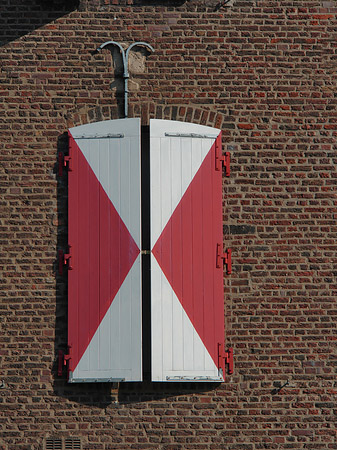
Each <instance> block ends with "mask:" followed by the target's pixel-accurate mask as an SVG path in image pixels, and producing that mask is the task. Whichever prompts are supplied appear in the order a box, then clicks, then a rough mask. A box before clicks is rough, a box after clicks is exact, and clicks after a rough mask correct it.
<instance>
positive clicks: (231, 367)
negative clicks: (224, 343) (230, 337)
mask: <svg viewBox="0 0 337 450" xmlns="http://www.w3.org/2000/svg"><path fill="white" fill-rule="evenodd" d="M233 355H234V352H233V348H232V347H229V349H228V352H225V355H224V360H225V364H227V365H228V374H229V375H232V373H233V372H234V357H233Z"/></svg>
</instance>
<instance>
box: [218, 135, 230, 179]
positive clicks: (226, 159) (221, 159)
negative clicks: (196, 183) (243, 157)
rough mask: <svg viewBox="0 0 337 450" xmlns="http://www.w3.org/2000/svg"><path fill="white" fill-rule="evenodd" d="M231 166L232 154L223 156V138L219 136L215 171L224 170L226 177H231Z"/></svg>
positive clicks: (226, 153)
mask: <svg viewBox="0 0 337 450" xmlns="http://www.w3.org/2000/svg"><path fill="white" fill-rule="evenodd" d="M230 164H231V154H230V153H229V152H225V153H224V154H222V151H221V136H219V137H218V138H217V140H216V141H215V170H217V171H219V170H221V169H222V168H224V169H225V175H226V177H229V176H230V174H231V170H230Z"/></svg>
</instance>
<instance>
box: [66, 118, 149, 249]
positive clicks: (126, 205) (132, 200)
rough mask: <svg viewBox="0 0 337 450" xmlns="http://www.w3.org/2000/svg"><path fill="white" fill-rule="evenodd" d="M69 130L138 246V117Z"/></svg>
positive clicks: (139, 239) (139, 188)
mask: <svg viewBox="0 0 337 450" xmlns="http://www.w3.org/2000/svg"><path fill="white" fill-rule="evenodd" d="M69 131H70V133H71V135H72V136H73V138H74V139H75V142H76V144H77V145H78V147H79V148H80V150H81V151H82V153H83V155H84V157H85V159H86V160H87V162H88V164H89V165H90V167H91V169H92V170H93V172H94V174H95V175H96V177H97V179H98V181H99V182H100V184H101V185H102V187H103V189H104V191H105V192H106V194H107V196H108V197H109V199H110V201H111V202H112V204H113V205H114V207H115V208H116V210H117V212H118V214H119V216H120V217H121V219H122V220H123V222H124V224H125V225H126V227H127V228H128V230H129V232H130V234H131V236H132V237H133V239H134V240H135V242H136V244H137V246H138V248H140V241H141V238H140V236H141V232H140V207H141V200H140V190H141V185H140V169H141V167H140V120H139V119H120V120H106V121H103V122H96V123H91V124H86V125H81V126H79V127H75V128H71V129H70V130H69ZM118 135H120V136H122V137H117V136H118ZM108 136H111V137H108Z"/></svg>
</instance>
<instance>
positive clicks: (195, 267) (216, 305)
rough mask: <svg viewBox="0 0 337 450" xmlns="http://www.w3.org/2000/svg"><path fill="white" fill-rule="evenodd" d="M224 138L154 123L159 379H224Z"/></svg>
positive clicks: (211, 131) (155, 372)
mask: <svg viewBox="0 0 337 450" xmlns="http://www.w3.org/2000/svg"><path fill="white" fill-rule="evenodd" d="M216 146H217V147H218V148H219V146H220V149H221V132H220V130H218V129H215V128H210V127H206V126H201V125H196V124H189V123H182V122H175V121H167V120H151V122H150V183H151V187H150V192H151V206H150V208H151V302H152V306H151V308H152V317H151V320H152V324H151V327H152V380H153V381H192V380H194V381H222V380H223V373H222V369H221V367H220V364H219V360H220V358H219V347H220V346H222V345H223V341H224V292H223V269H222V265H221V267H217V264H216V259H217V258H216V255H217V247H218V244H219V245H220V246H221V248H222V174H221V170H216V163H215V157H216Z"/></svg>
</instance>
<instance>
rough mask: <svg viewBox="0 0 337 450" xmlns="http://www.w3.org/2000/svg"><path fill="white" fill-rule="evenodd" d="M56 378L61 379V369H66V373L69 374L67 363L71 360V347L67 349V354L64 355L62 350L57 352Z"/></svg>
mask: <svg viewBox="0 0 337 450" xmlns="http://www.w3.org/2000/svg"><path fill="white" fill-rule="evenodd" d="M57 359H58V361H57V376H59V377H62V375H63V368H64V367H65V366H66V367H67V373H68V374H69V364H68V363H69V361H70V360H71V347H70V346H69V347H68V352H67V353H65V352H64V351H63V350H59V351H58V356H57Z"/></svg>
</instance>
